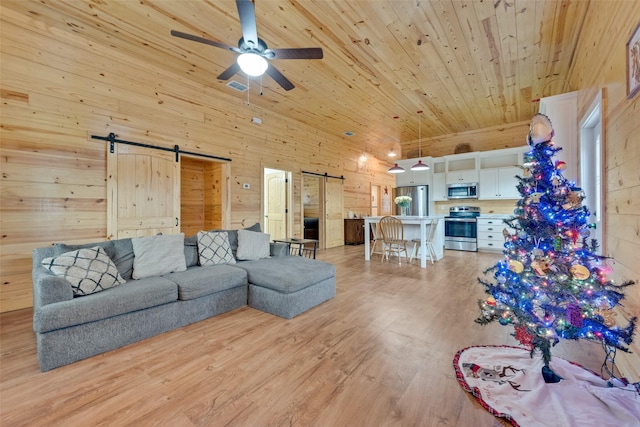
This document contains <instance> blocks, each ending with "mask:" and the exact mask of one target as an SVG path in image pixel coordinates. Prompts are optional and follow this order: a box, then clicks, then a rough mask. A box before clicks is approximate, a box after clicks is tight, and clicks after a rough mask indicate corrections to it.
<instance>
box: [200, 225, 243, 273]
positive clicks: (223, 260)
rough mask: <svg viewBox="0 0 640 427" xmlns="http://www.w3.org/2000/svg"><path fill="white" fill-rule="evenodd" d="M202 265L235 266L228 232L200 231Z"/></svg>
mask: <svg viewBox="0 0 640 427" xmlns="http://www.w3.org/2000/svg"><path fill="white" fill-rule="evenodd" d="M198 258H199V261H200V265H202V266H207V265H216V264H235V263H236V259H235V258H234V257H233V252H232V251H231V245H230V244H229V234H228V233H227V232H226V231H198Z"/></svg>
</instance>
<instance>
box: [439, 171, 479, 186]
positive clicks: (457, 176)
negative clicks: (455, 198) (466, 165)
mask: <svg viewBox="0 0 640 427" xmlns="http://www.w3.org/2000/svg"><path fill="white" fill-rule="evenodd" d="M446 181H447V184H470V183H475V182H478V171H477V170H475V169H473V170H465V171H454V172H447V180H446Z"/></svg>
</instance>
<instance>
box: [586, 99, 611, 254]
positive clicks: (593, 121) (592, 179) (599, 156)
mask: <svg viewBox="0 0 640 427" xmlns="http://www.w3.org/2000/svg"><path fill="white" fill-rule="evenodd" d="M603 135H604V132H603V129H602V92H599V93H598V95H597V96H596V98H595V99H594V100H593V102H592V103H591V105H590V106H589V109H588V110H587V112H586V113H585V114H584V116H583V117H582V119H581V120H580V187H582V190H583V191H584V193H585V196H586V197H585V199H584V202H583V203H584V205H585V206H586V207H587V208H588V209H589V212H591V217H590V219H589V220H590V222H591V223H592V224H594V226H595V229H594V228H592V229H591V236H590V238H593V239H596V240H597V241H598V243H599V244H600V246H599V248H598V250H597V251H596V253H597V254H599V255H602V254H603V253H606V250H605V244H606V243H605V241H604V235H605V230H604V221H603V220H602V218H603V214H604V212H603V210H604V206H605V204H604V190H603V185H604V183H603V181H602V177H603V169H604V167H603V164H604V159H603V152H604V150H603V148H604V140H603V139H604V138H603Z"/></svg>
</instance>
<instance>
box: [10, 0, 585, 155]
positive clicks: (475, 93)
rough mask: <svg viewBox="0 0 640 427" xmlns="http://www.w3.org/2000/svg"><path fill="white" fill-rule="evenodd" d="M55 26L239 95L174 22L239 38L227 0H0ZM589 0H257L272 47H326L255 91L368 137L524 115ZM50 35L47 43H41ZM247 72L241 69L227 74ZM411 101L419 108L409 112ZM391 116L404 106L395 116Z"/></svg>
mask: <svg viewBox="0 0 640 427" xmlns="http://www.w3.org/2000/svg"><path fill="white" fill-rule="evenodd" d="M3 7H7V8H10V9H14V10H17V11H20V12H21V13H25V14H26V15H28V16H34V17H37V20H38V21H44V22H45V24H46V25H47V26H48V27H49V28H48V31H51V32H54V34H64V33H68V32H72V33H76V34H79V35H81V36H82V37H83V38H85V39H86V40H87V41H88V42H89V43H99V44H103V45H108V46H112V47H113V48H114V49H117V50H118V51H120V52H122V53H124V54H127V55H132V56H134V57H136V58H137V59H140V60H142V61H145V62H146V63H149V64H153V65H154V66H157V67H163V68H164V69H167V70H170V71H171V72H174V73H177V74H180V75H183V76H188V77H189V79H191V80H193V81H194V82H197V83H198V84H201V85H204V86H206V87H210V88H213V89H215V90H218V91H220V92H223V93H224V96H225V97H230V96H231V97H237V98H238V100H239V102H243V101H246V99H247V94H246V93H244V94H242V93H239V92H236V91H234V90H233V89H231V88H229V87H227V86H226V83H227V82H223V81H219V80H217V79H216V76H217V75H218V74H220V73H221V72H222V71H223V70H225V69H226V68H227V67H229V66H230V65H231V64H232V63H233V61H235V57H236V54H235V53H234V52H231V51H225V50H222V49H218V48H216V47H212V46H208V45H204V44H200V43H195V42H192V41H189V40H184V39H180V38H176V37H172V36H171V35H170V30H178V31H182V32H185V33H190V34H195V35H198V36H201V37H205V38H209V39H213V40H217V41H220V42H223V43H226V44H229V45H232V46H236V45H237V43H238V39H239V38H240V37H241V35H242V33H241V29H240V22H239V19H238V13H237V9H236V4H235V2H234V1H218V0H215V1H214V0H193V1H192V0H180V1H166V0H144V1H117V0H116V1H97V0H51V1H47V0H43V1H25V0H3ZM588 7H589V1H583V0H563V1H555V0H547V1H533V0H508V1H507V0H466V1H465V0H442V1H427V0H411V1H403V0H389V1H382V0H380V1H378V0H374V1H353V0H342V1H324V0H321V1H310V0H302V1H285V0H256V1H255V9H256V18H257V28H258V36H259V37H260V38H261V39H263V40H264V41H265V42H266V43H267V45H268V46H269V47H270V48H285V47H286V48H291V47H321V48H322V49H323V50H324V59H322V60H274V61H273V65H274V66H275V67H277V68H278V69H279V70H280V71H281V72H282V73H283V74H284V75H285V76H286V77H287V78H288V79H289V80H291V81H292V82H293V84H294V85H295V86H296V87H295V89H293V90H291V91H288V92H287V91H285V90H283V89H282V88H281V87H280V86H278V84H277V83H276V82H274V81H273V80H272V79H271V78H270V77H267V76H265V77H264V79H263V81H262V87H263V95H262V96H259V87H260V79H256V80H253V81H252V82H251V89H250V95H251V103H252V104H256V105H258V106H259V107H261V108H265V109H267V110H269V111H273V112H277V113H279V114H282V115H285V116H288V117H291V118H294V119H296V120H298V121H300V122H304V123H306V124H308V125H311V126H312V127H314V128H317V129H320V130H322V131H325V132H328V133H330V134H335V135H339V136H342V134H343V133H344V132H345V131H351V132H354V133H355V136H354V137H353V138H354V139H357V140H359V141H361V142H363V143H366V144H367V145H369V144H371V145H374V144H388V143H389V142H393V141H396V142H397V141H398V140H399V141H400V143H401V144H404V143H408V142H410V141H413V142H414V143H415V141H416V140H417V139H418V129H419V127H420V128H421V137H422V138H429V137H435V136H441V135H448V134H453V133H458V132H464V131H469V130H475V129H481V128H487V127H493V126H500V125H504V124H508V123H515V122H520V121H525V120H529V119H530V118H531V116H532V115H533V114H535V112H536V111H537V109H538V104H537V103H536V102H532V101H533V100H535V99H538V98H540V97H544V96H549V95H555V94H558V93H563V92H568V91H570V90H571V88H570V87H569V86H568V74H569V72H570V71H571V67H572V59H573V52H574V49H575V47H576V43H577V41H578V38H579V35H580V30H581V28H582V25H583V22H584V17H585V13H586V10H587V8H588ZM42 48H43V49H46V47H42ZM232 79H233V80H237V81H239V82H241V83H243V84H246V83H247V80H246V77H245V76H243V75H241V74H237V75H236V76H234V77H233V78H232ZM418 110H424V114H423V116H422V122H421V124H420V126H419V125H418V115H417V111H418ZM394 116H399V117H400V119H399V120H397V121H394V120H393V117H394Z"/></svg>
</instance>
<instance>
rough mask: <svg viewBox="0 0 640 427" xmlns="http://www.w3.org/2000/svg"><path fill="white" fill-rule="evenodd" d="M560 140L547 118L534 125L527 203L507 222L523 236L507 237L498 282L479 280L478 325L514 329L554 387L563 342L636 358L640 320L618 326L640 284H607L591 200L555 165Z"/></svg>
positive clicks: (522, 188)
mask: <svg viewBox="0 0 640 427" xmlns="http://www.w3.org/2000/svg"><path fill="white" fill-rule="evenodd" d="M553 134H554V132H553V127H552V125H551V121H550V120H549V119H548V118H547V117H546V116H544V115H542V114H538V115H536V116H534V117H533V119H532V121H531V125H530V127H529V135H528V137H527V143H528V145H529V146H530V151H528V152H527V153H525V154H524V163H523V165H522V169H523V174H522V176H520V177H518V181H519V183H518V191H519V192H520V195H521V198H520V199H519V201H518V204H517V207H516V210H515V216H514V217H513V218H511V219H509V220H507V221H506V222H507V224H508V225H509V226H510V227H511V228H513V229H515V230H516V233H515V234H509V233H508V231H506V229H505V232H504V235H505V245H504V259H502V260H501V261H499V262H498V263H497V264H496V265H495V266H494V267H492V268H490V269H488V270H487V271H486V272H485V274H486V275H488V274H490V273H493V280H492V281H487V280H483V279H480V278H479V279H478V280H479V281H480V283H481V284H482V285H483V286H484V288H485V291H486V293H487V294H489V297H488V298H487V299H486V300H481V301H479V306H480V309H481V315H480V317H479V318H478V319H476V322H478V323H480V324H487V323H489V322H491V321H494V320H497V321H498V322H499V323H500V324H502V325H509V326H513V327H514V330H515V332H514V336H515V337H516V339H517V340H518V341H520V342H521V343H522V344H523V345H525V346H527V347H528V348H530V349H531V356H532V357H533V355H534V353H535V351H536V349H537V350H539V351H540V352H541V353H542V358H543V360H544V367H543V368H542V374H543V376H544V379H545V381H547V382H558V381H560V379H561V378H560V377H558V376H557V375H556V374H555V373H553V371H552V370H551V369H550V367H549V362H550V361H551V347H552V346H554V345H555V344H557V343H558V342H559V340H560V338H564V339H572V340H577V339H586V340H590V341H597V342H600V343H602V345H603V346H604V348H605V350H606V351H607V353H608V356H607V357H608V358H609V359H610V358H611V354H614V355H615V350H616V349H620V350H622V351H628V345H629V344H630V343H631V340H632V335H633V332H634V328H635V323H636V318H632V319H631V320H630V321H629V323H628V324H627V325H626V326H621V325H618V323H617V320H616V318H615V313H614V312H613V309H614V307H616V306H617V305H619V304H620V302H621V300H622V299H624V294H623V292H622V290H623V288H625V287H627V286H630V285H632V284H633V282H631V281H628V282H625V283H622V284H619V285H617V284H615V283H614V282H613V281H612V280H609V279H608V278H607V275H608V274H609V273H610V272H611V269H610V267H609V266H608V264H607V258H605V257H603V256H600V255H597V254H596V251H597V249H598V242H597V240H596V239H592V238H591V239H590V237H589V236H590V234H591V231H590V228H591V227H590V224H589V217H590V213H589V210H588V209H587V207H586V206H583V205H582V201H583V199H584V197H585V195H584V192H583V191H582V189H580V188H578V187H577V186H576V184H575V183H574V182H571V181H569V180H567V179H565V178H564V177H563V175H562V171H563V170H564V169H565V167H566V164H565V163H564V162H562V161H554V159H553V158H554V157H555V155H556V153H557V152H558V151H559V150H560V148H559V147H557V146H555V144H554V142H553V140H552V137H553ZM606 362H607V359H606V358H605V363H606ZM611 362H612V363H613V361H611ZM603 366H604V364H603ZM611 371H612V372H613V369H611ZM612 372H609V374H610V375H613V373H612Z"/></svg>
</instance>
